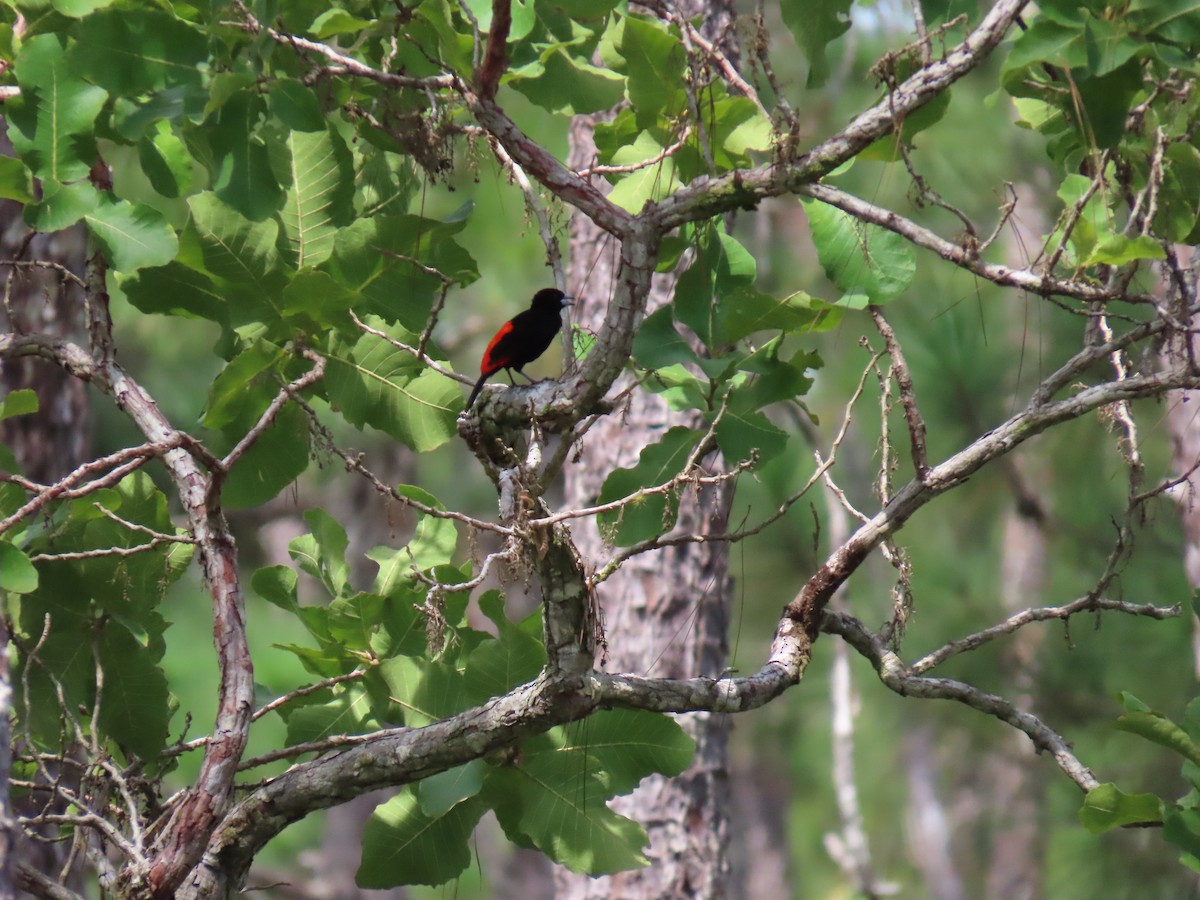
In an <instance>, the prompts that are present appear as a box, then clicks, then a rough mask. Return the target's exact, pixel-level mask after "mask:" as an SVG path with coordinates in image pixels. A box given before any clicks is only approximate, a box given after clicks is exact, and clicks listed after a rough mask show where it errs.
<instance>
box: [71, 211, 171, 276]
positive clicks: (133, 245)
mask: <svg viewBox="0 0 1200 900" xmlns="http://www.w3.org/2000/svg"><path fill="white" fill-rule="evenodd" d="M83 218H84V222H86V223H87V226H88V230H89V231H91V233H92V236H93V237H94V238H95V239H96V243H97V244H99V246H100V250H101V251H102V252H103V253H104V256H105V258H106V259H107V260H108V262H109V264H110V265H111V266H112V267H113V268H114V269H115V270H116V271H118V272H133V271H135V270H137V269H141V268H146V267H149V266H162V265H165V264H166V263H168V262H170V261H171V260H172V259H174V258H175V254H176V253H178V252H179V241H178V239H177V238H176V237H175V231H174V229H172V228H171V226H170V225H168V224H167V222H166V220H165V219H163V217H162V216H161V215H160V214H159V213H158V212H156V211H154V210H152V209H150V208H149V207H148V206H142V205H141V204H134V203H130V202H129V201H127V200H118V199H115V198H113V197H112V196H110V195H109V194H107V193H105V194H101V195H100V200H99V203H98V204H97V205H96V207H95V208H94V209H92V210H91V211H90V212H88V213H87V214H86V215H84V217H83Z"/></svg>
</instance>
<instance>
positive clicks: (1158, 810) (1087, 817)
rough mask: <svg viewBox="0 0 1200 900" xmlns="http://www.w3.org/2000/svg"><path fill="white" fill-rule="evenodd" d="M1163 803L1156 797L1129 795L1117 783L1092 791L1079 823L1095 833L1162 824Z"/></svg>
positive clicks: (1087, 798)
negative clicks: (1138, 823)
mask: <svg viewBox="0 0 1200 900" xmlns="http://www.w3.org/2000/svg"><path fill="white" fill-rule="evenodd" d="M1162 818H1163V814H1162V801H1161V800H1159V799H1158V797H1156V796H1155V795H1154V794H1126V793H1125V792H1124V791H1122V790H1120V788H1118V787H1117V786H1116V785H1115V784H1102V785H1099V786H1098V787H1094V788H1092V789H1091V790H1090V791H1088V792H1087V796H1086V797H1084V800H1083V806H1082V807H1080V809H1079V821H1080V822H1081V823H1082V824H1083V827H1084V828H1086V829H1087V830H1088V831H1090V832H1092V834H1101V833H1103V832H1105V831H1108V830H1109V829H1110V828H1118V827H1120V826H1122V825H1132V824H1134V823H1137V822H1161V821H1162Z"/></svg>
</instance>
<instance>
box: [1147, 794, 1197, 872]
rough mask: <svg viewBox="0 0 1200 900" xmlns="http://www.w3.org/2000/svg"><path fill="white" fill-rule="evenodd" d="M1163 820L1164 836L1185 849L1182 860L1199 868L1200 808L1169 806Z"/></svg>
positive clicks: (1190, 865)
mask: <svg viewBox="0 0 1200 900" xmlns="http://www.w3.org/2000/svg"><path fill="white" fill-rule="evenodd" d="M1151 821H1156V820H1151ZM1162 821H1163V837H1164V838H1165V839H1166V840H1167V841H1169V842H1170V843H1172V844H1174V845H1175V846H1176V847H1179V848H1180V849H1181V850H1183V851H1184V854H1183V858H1182V859H1181V860H1180V862H1182V863H1183V864H1184V865H1186V866H1188V867H1190V868H1191V869H1193V870H1197V858H1198V857H1200V810H1197V809H1179V808H1178V807H1176V808H1174V809H1171V808H1169V807H1168V808H1167V811H1166V815H1164V816H1163V820H1162ZM1189 857H1190V858H1189Z"/></svg>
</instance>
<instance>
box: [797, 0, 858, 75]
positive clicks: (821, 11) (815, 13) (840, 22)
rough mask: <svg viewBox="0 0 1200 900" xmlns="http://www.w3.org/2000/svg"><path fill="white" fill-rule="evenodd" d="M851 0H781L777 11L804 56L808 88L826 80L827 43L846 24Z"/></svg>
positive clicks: (842, 29)
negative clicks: (805, 58)
mask: <svg viewBox="0 0 1200 900" xmlns="http://www.w3.org/2000/svg"><path fill="white" fill-rule="evenodd" d="M850 4H851V0H781V2H780V4H779V12H780V14H781V15H782V16H783V24H784V25H786V26H787V27H788V30H789V31H791V32H792V35H793V36H794V37H795V39H796V43H797V44H799V45H800V47H801V48H802V49H803V50H804V55H805V56H806V57H807V59H808V82H807V85H806V86H807V87H808V88H810V89H811V88H817V87H820V86H821V85H823V84H824V83H825V82H826V81H827V80H829V73H830V65H829V58H828V57H827V56H826V53H825V51H826V48H827V46H828V45H829V44H830V43H831V42H832V41H833V40H835V39H836V38H839V37H841V36H842V35H843V34H845V33H846V31H847V30H849V28H850Z"/></svg>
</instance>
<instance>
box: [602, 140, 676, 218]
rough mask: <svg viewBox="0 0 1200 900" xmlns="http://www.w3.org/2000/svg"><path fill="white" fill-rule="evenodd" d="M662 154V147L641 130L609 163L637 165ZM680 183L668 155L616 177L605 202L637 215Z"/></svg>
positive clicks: (671, 159) (673, 164)
mask: <svg viewBox="0 0 1200 900" xmlns="http://www.w3.org/2000/svg"><path fill="white" fill-rule="evenodd" d="M662 151H663V147H662V145H661V144H660V143H659V142H658V141H657V140H656V139H655V138H654V137H653V136H652V135H651V134H650V132H648V131H643V132H642V133H641V134H639V135H638V137H637V140H636V141H634V142H633V143H632V144H629V145H627V146H625V147H622V148H621V149H619V150H618V151H617V152H616V153H614V154H613V158H612V162H613V164H614V165H618V166H635V165H640V164H641V163H644V162H646V161H647V160H653V159H658V157H660V156H661V155H662ZM682 184H683V182H682V181H680V180H679V177H678V175H677V174H676V164H675V160H674V158H672V157H669V156H668V157H667V158H665V159H658V161H657V162H654V163H650V164H648V165H646V166H643V167H642V168H640V169H636V170H634V171H633V172H630V173H629V174H627V175H622V176H620V177H619V180H617V181H616V186H615V187H613V189H612V191H611V192H610V193H609V199H610V200H611V201H612V202H613V203H615V204H616V205H617V206H620V207H621V208H623V209H627V210H629V212H631V213H638V212H641V210H642V207H643V206H645V205H646V203H648V202H649V201H650V200H661V199H662V198H663V197H666V196H669V195H670V194H671V193H673V192H674V191H675V190H676V189H677V188H678V187H680V186H681V185H682Z"/></svg>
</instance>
